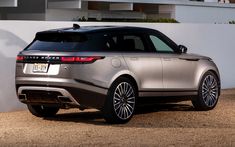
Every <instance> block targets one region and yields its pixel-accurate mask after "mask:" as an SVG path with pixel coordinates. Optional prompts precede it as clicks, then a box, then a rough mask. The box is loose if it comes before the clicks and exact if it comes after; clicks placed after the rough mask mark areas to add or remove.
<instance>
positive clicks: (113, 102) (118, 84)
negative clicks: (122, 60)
mask: <svg viewBox="0 0 235 147" xmlns="http://www.w3.org/2000/svg"><path fill="white" fill-rule="evenodd" d="M136 97H137V92H136V87H135V85H134V84H133V83H132V81H131V80H129V79H128V78H119V79H117V80H116V81H115V82H114V83H113V84H112V86H111V87H110V89H109V92H108V96H107V98H106V102H105V106H104V109H103V111H104V112H103V113H104V118H105V120H106V121H107V122H108V123H126V122H128V121H129V120H130V119H131V117H132V116H133V114H134V111H135V104H136Z"/></svg>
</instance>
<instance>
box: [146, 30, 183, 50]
mask: <svg viewBox="0 0 235 147" xmlns="http://www.w3.org/2000/svg"><path fill="white" fill-rule="evenodd" d="M150 36H155V37H157V38H158V39H160V40H161V41H162V42H164V43H165V44H166V45H167V46H169V47H170V48H171V49H172V50H173V52H167V51H158V50H157V49H156V48H155V45H154V43H153V42H152V40H151V38H150ZM146 38H147V39H148V42H149V44H150V46H151V48H152V51H154V52H156V53H165V54H180V53H181V52H180V50H179V48H178V45H177V44H176V43H175V42H174V41H172V40H171V39H170V38H168V37H167V36H166V35H164V34H162V33H160V32H158V31H154V32H149V33H147V34H146Z"/></svg>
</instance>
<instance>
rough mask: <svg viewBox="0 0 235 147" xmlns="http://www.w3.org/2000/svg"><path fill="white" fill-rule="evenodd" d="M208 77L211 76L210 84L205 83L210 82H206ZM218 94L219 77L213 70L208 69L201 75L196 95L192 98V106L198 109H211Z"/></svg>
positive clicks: (216, 100) (215, 102)
mask: <svg viewBox="0 0 235 147" xmlns="http://www.w3.org/2000/svg"><path fill="white" fill-rule="evenodd" d="M208 78H211V84H209V85H207V83H210V82H208V81H209V79H208ZM206 80H208V81H207V83H205V82H206ZM213 83H214V84H213ZM205 85H207V86H205ZM207 87H208V88H207ZM206 89H208V90H206ZM219 94H220V85H219V79H218V78H217V76H216V75H215V74H214V73H213V72H211V71H208V72H206V73H205V74H204V75H203V77H202V79H201V82H200V85H199V89H198V95H197V96H196V97H195V98H193V99H192V104H193V106H194V108H195V109H196V110H198V111H207V110H212V109H213V108H215V106H216V104H217V102H218V99H219Z"/></svg>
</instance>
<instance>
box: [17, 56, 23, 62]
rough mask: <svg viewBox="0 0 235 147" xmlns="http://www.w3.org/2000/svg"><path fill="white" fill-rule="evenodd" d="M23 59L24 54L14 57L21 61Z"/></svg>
mask: <svg viewBox="0 0 235 147" xmlns="http://www.w3.org/2000/svg"><path fill="white" fill-rule="evenodd" d="M23 60H24V56H17V57H16V61H23Z"/></svg>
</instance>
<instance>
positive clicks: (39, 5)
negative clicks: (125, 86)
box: [0, 0, 235, 23]
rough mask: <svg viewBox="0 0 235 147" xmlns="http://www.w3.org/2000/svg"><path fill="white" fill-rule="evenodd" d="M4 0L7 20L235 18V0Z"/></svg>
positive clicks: (1, 6)
mask: <svg viewBox="0 0 235 147" xmlns="http://www.w3.org/2000/svg"><path fill="white" fill-rule="evenodd" d="M220 1H221V2H219V1H218V0H204V1H203V0H194V1H192V0H0V19H3V20H60V21H61V20H66V21H71V20H76V19H78V18H82V17H84V18H86V19H89V20H112V19H115V20H118V19H158V18H173V19H176V20H177V21H179V22H185V23H228V22H229V21H232V20H235V0H220Z"/></svg>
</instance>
